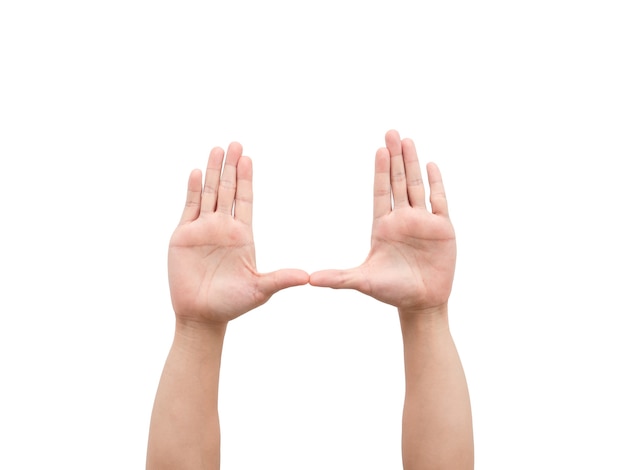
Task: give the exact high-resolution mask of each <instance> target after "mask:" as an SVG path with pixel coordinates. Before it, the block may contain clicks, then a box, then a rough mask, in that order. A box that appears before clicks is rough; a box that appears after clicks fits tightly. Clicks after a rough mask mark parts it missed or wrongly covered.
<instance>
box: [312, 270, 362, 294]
mask: <svg viewBox="0 0 626 470" xmlns="http://www.w3.org/2000/svg"><path fill="white" fill-rule="evenodd" d="M363 282H364V279H363V274H362V272H361V270H360V269H359V268H352V269H325V270H323V271H317V272H314V273H313V274H311V276H310V277H309V284H311V285H312V286H317V287H331V288H333V289H356V290H358V291H361V292H363Z"/></svg>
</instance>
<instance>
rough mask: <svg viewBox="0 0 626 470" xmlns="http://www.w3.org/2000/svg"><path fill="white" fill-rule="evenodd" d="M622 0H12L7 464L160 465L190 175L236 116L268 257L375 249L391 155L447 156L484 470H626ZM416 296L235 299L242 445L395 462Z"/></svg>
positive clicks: (231, 463) (313, 293)
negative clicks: (375, 189) (384, 152)
mask: <svg viewBox="0 0 626 470" xmlns="http://www.w3.org/2000/svg"><path fill="white" fill-rule="evenodd" d="M621 3H622V2H619V1H613V2H611V1H593V2H591V1H570V2H565V1H555V0H547V1H546V0H543V1H527V2H497V1H484V0H480V1H475V2H447V1H443V2H409V1H390V0H385V1H384V2H383V1H378V2H373V1H365V2H363V1H361V2H356V1H352V2H348V1H332V2H331V1H326V0H324V1H317V2H309V3H305V2H287V1H276V0H274V1H264V2H251V1H248V2H241V1H229V2H217V1H214V2H176V3H174V2H141V1H109V2H81V1H74V2H71V1H59V2H43V1H39V2H34V1H6V2H3V3H2V6H1V7H0V60H1V63H0V67H1V73H0V82H1V86H0V158H1V160H0V217H1V224H2V225H1V231H0V237H1V238H0V240H1V243H0V281H1V287H0V315H1V317H0V377H1V384H2V385H1V387H0V468H7V469H9V468H10V469H33V468H69V469H87V468H88V469H111V468H120V469H131V468H142V467H143V465H144V461H145V447H146V441H147V434H148V424H149V419H150V412H151V407H152V403H153V399H154V394H155V391H156V387H157V383H158V379H159V375H160V372H161V368H162V366H163V362H164V360H165V357H166V354H167V352H168V349H169V346H170V342H171V339H172V335H173V319H174V316H173V313H172V311H171V306H170V303H169V293H168V287H167V271H166V253H167V244H168V239H169V236H170V234H171V232H172V230H173V229H174V227H175V225H176V223H177V221H178V218H179V215H180V211H181V209H182V206H183V204H184V198H185V190H186V181H187V175H188V173H189V171H190V170H191V169H192V168H195V167H199V168H203V167H204V165H205V164H206V158H207V156H208V153H209V150H210V149H211V147H213V146H218V145H219V146H223V147H225V146H227V145H228V143H229V142H230V141H232V140H238V141H240V142H241V143H242V144H243V146H244V151H245V153H246V154H247V155H250V156H251V157H252V159H253V162H254V166H255V221H254V230H255V239H256V245H257V262H258V267H259V270H261V271H269V270H273V269H278V268H281V267H298V268H302V269H305V270H307V271H309V272H312V271H314V270H317V269H323V268H333V267H336V268H343V267H352V266H354V265H357V264H359V263H360V262H361V261H362V260H363V259H364V258H365V256H366V254H367V251H368V247H369V229H370V217H371V186H372V180H373V178H372V176H373V157H374V153H375V151H376V149H377V148H378V147H379V146H381V145H383V143H384V139H383V138H384V133H385V131H387V130H388V129H390V128H395V129H398V131H399V132H400V133H401V134H402V135H403V136H409V137H412V138H413V139H414V140H415V142H416V144H417V147H418V152H419V155H420V157H421V159H422V162H423V163H426V162H427V161H431V160H432V161H436V162H437V163H438V164H439V165H440V168H441V170H442V172H443V175H444V180H445V183H446V187H447V191H448V199H449V204H450V210H451V216H452V218H453V222H454V224H455V229H456V231H457V237H458V248H459V257H458V264H457V274H456V278H455V285H454V290H453V295H452V298H451V301H450V304H451V305H450V308H451V327H452V330H453V335H454V338H455V340H456V343H457V346H458V349H459V351H460V354H461V358H462V360H463V363H464V366H465V372H466V375H467V378H468V383H469V387H470V393H471V398H472V405H473V416H474V431H475V442H476V468H477V469H529V468H533V469H555V468H575V469H589V468H602V469H625V468H626V454H624V442H626V424H625V423H626V407H625V405H624V397H625V396H626V385H625V384H624V382H625V377H624V376H625V374H624V371H625V365H624V364H625V359H626V342H625V341H624V336H625V334H626V328H625V327H624V315H625V314H626V301H625V300H624V284H625V281H626V276H625V275H624V264H625V263H626V252H625V249H624V240H625V238H626V229H625V228H624V225H625V224H624V208H623V206H624V203H625V202H626V191H625V190H624V178H623V176H622V175H623V170H622V168H623V160H624V157H626V142H625V140H626V139H625V135H626V134H625V131H626V111H625V110H626V93H625V88H626V87H625V86H624V83H626V65H625V63H626V60H625V57H626V47H625V45H626V28H624V24H625V21H626V16H625V15H624V14H623V13H622V11H621V10H620V6H621ZM402 367H403V365H402V352H401V338H400V333H399V325H398V321H397V317H396V314H395V312H394V310H393V309H392V308H391V307H389V306H387V305H384V304H381V303H378V302H376V301H374V300H371V299H369V298H367V297H364V296H361V295H358V294H356V293H354V292H346V291H332V290H324V289H314V288H312V287H310V286H305V287H299V288H294V289H291V290H287V291H284V292H281V293H279V294H277V295H276V296H275V297H274V298H273V299H272V300H271V301H270V302H269V303H267V304H266V305H264V306H263V307H261V308H259V309H258V310H256V311H254V312H252V313H249V314H248V315H246V316H244V317H241V318H239V319H237V320H236V321H234V322H233V323H232V324H231V325H230V326H229V330H228V333H227V337H226V344H225V349H224V357H223V363H222V381H221V395H220V413H221V420H222V462H223V464H222V468H224V469H227V470H228V469H233V470H237V469H245V468H259V469H270V468H271V469H320V468H325V469H346V468H364V469H399V468H401V459H400V418H401V410H402V399H403V386H404V382H403V375H402V374H403V369H402Z"/></svg>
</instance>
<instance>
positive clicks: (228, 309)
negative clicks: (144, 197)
mask: <svg viewBox="0 0 626 470" xmlns="http://www.w3.org/2000/svg"><path fill="white" fill-rule="evenodd" d="M229 219H230V220H229ZM169 271H170V292H171V296H172V302H173V303H174V309H175V310H176V311H184V312H189V313H190V314H191V315H193V316H194V317H199V318H203V319H207V320H216V321H228V320H229V319H230V318H232V317H233V316H239V315H241V314H242V313H244V312H246V311H248V310H250V309H251V308H253V307H256V306H257V305H259V304H261V303H263V302H265V301H266V300H267V298H264V296H262V295H260V293H259V292H258V290H257V289H256V287H255V280H256V277H257V275H256V263H255V256H254V244H253V241H252V233H251V231H250V230H249V229H248V227H247V226H245V224H242V223H241V222H238V221H236V220H233V219H232V218H230V217H229V216H226V215H224V214H217V213H214V214H211V216H210V217H207V218H206V219H202V220H200V219H199V220H196V221H194V222H192V223H191V224H189V225H185V226H180V227H178V228H177V229H176V231H175V232H174V235H173V236H172V239H171V242H170V252H169Z"/></svg>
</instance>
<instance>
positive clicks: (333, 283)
mask: <svg viewBox="0 0 626 470" xmlns="http://www.w3.org/2000/svg"><path fill="white" fill-rule="evenodd" d="M385 141H386V145H387V146H386V148H381V149H379V150H378V152H377V153H376V174H375V179H374V222H373V225H372V244H371V249H370V253H369V255H368V256H367V258H366V260H365V261H364V262H363V264H361V265H360V266H358V267H356V268H352V269H345V270H324V271H319V272H316V273H313V274H311V277H310V282H311V284H312V285H316V286H322V287H332V288H336V289H356V290H358V291H361V292H363V293H365V294H367V295H370V296H372V297H374V298H376V299H378V300H380V301H382V302H386V303H388V304H391V305H394V306H396V307H398V308H399V309H401V310H407V311H409V310H410V311H420V310H425V309H429V308H432V307H437V306H439V305H441V304H443V303H445V302H446V301H447V300H448V297H449V296H450V291H451V289H452V280H453V277H454V267H455V261H456V242H455V236H454V229H453V227H452V223H451V222H450V219H449V217H448V207H447V202H446V197H445V192H444V188H443V182H442V180H441V174H440V172H439V169H438V168H437V166H436V165H434V164H432V163H431V164H429V165H428V166H427V171H428V181H429V185H430V202H431V207H432V212H430V211H429V210H428V209H427V208H426V202H425V192H424V184H423V182H422V177H421V172H420V168H419V161H418V159H417V152H416V151H415V146H414V144H413V142H412V141H411V140H409V139H404V140H400V136H399V135H398V133H397V132H396V131H389V132H388V133H387V135H386V136H385ZM392 197H393V204H392Z"/></svg>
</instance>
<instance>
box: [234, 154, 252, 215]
mask: <svg viewBox="0 0 626 470" xmlns="http://www.w3.org/2000/svg"><path fill="white" fill-rule="evenodd" d="M235 219H237V220H241V221H242V222H243V223H245V224H247V225H251V224H252V160H250V158H249V157H241V158H240V159H239V163H237V189H236V191H235Z"/></svg>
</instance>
